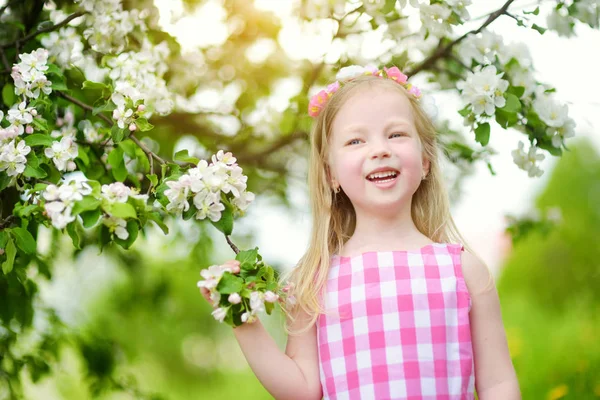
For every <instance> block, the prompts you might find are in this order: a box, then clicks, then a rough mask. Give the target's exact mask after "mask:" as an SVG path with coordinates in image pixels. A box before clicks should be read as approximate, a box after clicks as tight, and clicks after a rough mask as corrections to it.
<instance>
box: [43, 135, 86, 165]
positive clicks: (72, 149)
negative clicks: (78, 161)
mask: <svg viewBox="0 0 600 400" xmlns="http://www.w3.org/2000/svg"><path fill="white" fill-rule="evenodd" d="M78 154H79V147H78V146H77V143H75V141H74V140H73V139H72V138H71V137H63V138H62V139H61V140H60V142H54V143H53V144H52V147H48V148H46V149H44V155H45V156H46V157H48V158H50V159H52V161H54V165H55V166H56V168H57V169H58V170H59V171H73V169H74V168H73V166H74V164H69V163H68V162H69V161H72V160H74V159H75V158H76V157H77V155H78Z"/></svg>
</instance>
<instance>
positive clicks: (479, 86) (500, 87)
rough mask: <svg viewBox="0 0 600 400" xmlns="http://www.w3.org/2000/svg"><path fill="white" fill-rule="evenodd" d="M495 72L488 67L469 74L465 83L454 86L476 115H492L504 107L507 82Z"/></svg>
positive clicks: (494, 68)
mask: <svg viewBox="0 0 600 400" xmlns="http://www.w3.org/2000/svg"><path fill="white" fill-rule="evenodd" d="M496 72H497V70H496V67H495V66H493V65H488V66H486V67H484V68H483V69H478V70H476V71H475V72H469V73H468V75H467V79H466V81H459V82H458V83H457V85H456V86H457V88H458V89H460V90H461V91H462V94H463V96H465V98H466V100H467V102H469V103H470V104H471V105H472V108H473V112H474V113H475V114H477V115H480V114H482V113H484V112H485V113H486V114H487V115H494V112H495V109H496V107H504V106H505V105H506V99H505V98H504V92H505V91H506V89H507V88H508V81H506V80H504V79H501V77H502V75H503V73H500V74H497V73H496Z"/></svg>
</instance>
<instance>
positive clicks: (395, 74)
mask: <svg viewBox="0 0 600 400" xmlns="http://www.w3.org/2000/svg"><path fill="white" fill-rule="evenodd" d="M384 73H385V75H384ZM362 75H373V76H379V77H381V78H386V77H387V78H389V79H391V80H393V81H395V82H397V83H398V84H400V85H402V86H404V87H405V88H406V90H408V93H410V94H412V95H413V96H414V97H416V98H417V99H419V98H420V97H421V91H420V90H419V88H418V87H416V86H414V85H412V84H410V83H408V82H407V80H408V77H407V76H406V75H404V74H403V73H402V72H400V70H399V69H398V67H391V68H386V67H383V70H380V69H378V68H377V67H374V66H366V67H361V66H360V65H351V66H349V67H344V68H342V69H340V71H339V72H338V73H337V75H336V76H335V79H336V81H335V82H334V83H331V84H329V85H327V88H326V89H323V90H321V91H320V92H318V93H317V94H315V95H314V96H312V97H311V98H310V102H309V103H308V115H310V116H311V117H313V118H316V117H317V116H318V115H319V114H320V113H321V110H322V109H323V108H324V107H325V105H326V104H327V101H329V98H331V96H333V94H334V93H335V92H337V91H338V90H339V89H340V87H341V85H342V84H343V83H345V82H349V81H351V80H352V79H354V78H357V77H359V76H362Z"/></svg>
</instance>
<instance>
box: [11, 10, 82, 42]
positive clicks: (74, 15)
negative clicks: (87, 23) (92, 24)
mask: <svg viewBox="0 0 600 400" xmlns="http://www.w3.org/2000/svg"><path fill="white" fill-rule="evenodd" d="M84 14H86V12H85V11H77V12H76V13H73V14H71V15H69V16H68V17H67V18H65V19H64V20H63V21H61V22H59V23H58V24H55V25H52V26H49V27H47V28H44V29H40V30H37V31H35V32H33V33H30V34H29V35H27V36H25V37H22V38H21V39H17V40H15V41H14V42H11V43H6V44H2V45H0V48H2V49H6V48H8V47H12V46H19V44H21V43H24V42H26V41H28V40H29V39H32V38H34V37H36V36H37V35H40V34H42V33H47V32H52V31H54V30H56V29H59V28H62V27H63V26H65V25H66V24H68V23H69V22H71V21H72V20H74V19H75V18H78V17H81V16H82V15H84Z"/></svg>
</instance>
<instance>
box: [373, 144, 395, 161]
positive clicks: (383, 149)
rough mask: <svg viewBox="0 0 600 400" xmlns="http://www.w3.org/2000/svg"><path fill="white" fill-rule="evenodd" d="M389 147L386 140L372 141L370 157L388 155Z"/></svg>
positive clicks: (389, 154)
mask: <svg viewBox="0 0 600 400" xmlns="http://www.w3.org/2000/svg"><path fill="white" fill-rule="evenodd" d="M390 156H391V152H390V147H389V144H388V142H387V140H377V141H373V142H372V149H371V158H372V159H375V158H384V157H390Z"/></svg>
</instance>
